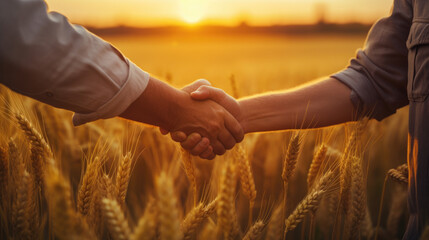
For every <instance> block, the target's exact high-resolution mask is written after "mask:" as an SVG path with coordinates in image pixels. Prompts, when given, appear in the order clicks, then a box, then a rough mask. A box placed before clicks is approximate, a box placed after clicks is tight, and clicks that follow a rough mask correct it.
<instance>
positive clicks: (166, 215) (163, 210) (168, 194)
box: [156, 172, 183, 240]
mask: <svg viewBox="0 0 429 240" xmlns="http://www.w3.org/2000/svg"><path fill="white" fill-rule="evenodd" d="M156 191H157V200H158V202H157V203H158V204H157V205H158V222H159V239H161V240H179V239H182V237H183V236H182V232H181V231H180V222H179V212H178V210H177V206H176V204H177V200H176V196H175V195H174V185H173V180H172V179H171V178H170V177H169V176H168V175H167V174H166V173H165V172H161V174H160V175H159V177H158V178H157V181H156Z"/></svg>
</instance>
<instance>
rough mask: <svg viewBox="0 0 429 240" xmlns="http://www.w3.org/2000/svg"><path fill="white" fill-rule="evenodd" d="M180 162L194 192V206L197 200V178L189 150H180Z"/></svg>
mask: <svg viewBox="0 0 429 240" xmlns="http://www.w3.org/2000/svg"><path fill="white" fill-rule="evenodd" d="M182 164H183V168H184V169H185V173H186V176H187V177H188V180H189V182H190V183H191V186H192V190H193V193H194V195H193V196H194V206H196V205H197V201H198V192H197V178H196V176H195V167H194V163H193V161H192V156H191V154H190V152H189V151H182Z"/></svg>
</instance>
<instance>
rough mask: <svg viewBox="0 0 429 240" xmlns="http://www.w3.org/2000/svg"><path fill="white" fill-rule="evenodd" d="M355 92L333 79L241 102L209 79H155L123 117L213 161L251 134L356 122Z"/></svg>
mask: <svg viewBox="0 0 429 240" xmlns="http://www.w3.org/2000/svg"><path fill="white" fill-rule="evenodd" d="M333 93H335V94H333ZM350 94H351V90H350V88H349V87H347V86H346V85H344V84H343V83H341V82H340V81H338V80H336V79H334V78H328V79H325V80H322V81H317V82H314V83H311V84H308V85H305V86H302V87H298V88H295V89H291V90H282V91H277V92H270V93H264V94H260V95H257V96H251V97H247V98H245V99H240V101H237V100H235V99H234V98H232V97H231V96H229V95H228V94H226V93H225V92H224V91H223V90H221V89H218V88H214V87H212V86H210V83H209V82H208V81H206V80H197V81H195V82H194V83H192V84H190V85H188V86H186V87H184V88H183V89H182V90H179V89H176V88H174V87H171V86H170V85H168V84H166V83H164V82H162V81H159V80H157V79H155V78H152V77H151V78H150V80H149V83H148V85H147V87H146V89H145V90H144V92H143V93H142V94H141V95H140V96H139V97H138V98H137V100H135V101H134V102H133V103H132V104H131V105H130V106H129V107H128V108H127V109H126V110H125V111H124V112H123V113H122V114H120V116H121V117H124V118H127V119H130V120H134V121H139V122H142V123H147V124H151V125H154V126H158V127H160V129H161V132H162V133H163V134H167V133H170V135H171V138H172V139H173V140H174V141H176V142H180V144H181V145H182V147H183V148H184V149H186V150H188V151H190V152H191V154H193V155H196V156H200V157H201V158H206V159H213V158H214V157H215V156H216V155H222V154H224V153H225V151H226V150H228V149H231V148H232V147H234V145H235V144H236V143H238V142H241V141H242V140H243V137H244V134H246V133H250V132H261V131H276V130H286V129H296V128H318V127H325V126H330V125H334V124H339V123H344V122H348V121H355V120H357V115H356V114H355V113H356V110H355V108H354V105H353V103H352V101H351V100H350Z"/></svg>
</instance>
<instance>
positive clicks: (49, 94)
mask: <svg viewBox="0 0 429 240" xmlns="http://www.w3.org/2000/svg"><path fill="white" fill-rule="evenodd" d="M45 95H46V96H47V97H53V96H54V94H53V93H52V92H46V93H45Z"/></svg>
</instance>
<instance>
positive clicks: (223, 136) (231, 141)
mask: <svg viewBox="0 0 429 240" xmlns="http://www.w3.org/2000/svg"><path fill="white" fill-rule="evenodd" d="M218 139H219V141H220V142H221V143H222V144H223V146H224V147H225V149H228V150H229V149H231V148H233V147H234V146H235V144H236V143H237V142H236V141H235V138H234V137H233V136H232V135H231V133H230V132H229V131H228V130H226V129H225V130H223V131H221V132H220V133H219V135H218Z"/></svg>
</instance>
